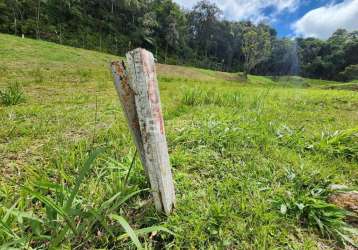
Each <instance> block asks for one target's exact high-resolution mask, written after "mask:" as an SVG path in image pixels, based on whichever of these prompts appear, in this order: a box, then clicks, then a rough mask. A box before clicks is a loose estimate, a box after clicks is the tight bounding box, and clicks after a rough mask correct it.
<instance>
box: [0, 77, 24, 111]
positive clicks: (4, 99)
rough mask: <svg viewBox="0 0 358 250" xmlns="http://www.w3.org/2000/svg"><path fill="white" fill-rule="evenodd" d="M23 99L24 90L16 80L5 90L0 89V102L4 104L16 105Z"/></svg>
mask: <svg viewBox="0 0 358 250" xmlns="http://www.w3.org/2000/svg"><path fill="white" fill-rule="evenodd" d="M24 100H25V96H24V92H23V91H22V89H21V86H20V84H19V83H17V82H16V83H12V84H10V85H9V86H8V87H7V88H6V89H5V90H2V91H1V90H0V103H1V104H3V105H5V106H11V105H16V104H19V103H21V102H23V101H24Z"/></svg>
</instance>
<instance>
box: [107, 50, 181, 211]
mask: <svg viewBox="0 0 358 250" xmlns="http://www.w3.org/2000/svg"><path fill="white" fill-rule="evenodd" d="M111 68H112V73H113V77H114V83H115V86H116V90H117V93H118V96H119V99H120V101H121V103H122V107H123V109H124V112H125V114H126V118H127V121H128V125H129V128H130V130H131V133H132V135H133V138H134V141H135V144H136V147H137V149H138V151H139V152H140V158H141V161H142V164H143V166H144V169H145V172H146V174H147V176H148V177H149V181H150V184H151V188H152V195H153V198H154V203H155V207H156V209H157V210H158V211H164V212H165V213H166V214H167V215H169V214H170V212H171V211H172V209H173V208H174V206H175V191H174V182H173V177H172V172H171V169H170V163H169V154H168V146H167V141H166V137H165V131H164V120H163V115H162V110H161V104H160V96H159V88H158V81H157V75H156V70H155V63H154V57H153V54H152V53H150V52H149V51H146V50H145V49H140V48H139V49H135V50H133V51H130V52H128V53H127V68H126V66H125V64H124V62H118V61H116V62H112V63H111Z"/></svg>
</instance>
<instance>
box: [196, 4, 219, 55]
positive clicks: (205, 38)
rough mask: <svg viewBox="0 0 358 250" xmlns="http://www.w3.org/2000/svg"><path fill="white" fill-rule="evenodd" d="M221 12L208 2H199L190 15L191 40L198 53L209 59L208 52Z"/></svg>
mask: <svg viewBox="0 0 358 250" xmlns="http://www.w3.org/2000/svg"><path fill="white" fill-rule="evenodd" d="M220 15H221V10H220V9H219V8H218V7H217V6H216V4H213V3H210V2H209V1H207V0H203V1H200V2H198V3H197V4H196V5H195V6H194V8H193V10H192V11H191V12H190V14H189V31H190V38H191V39H192V41H193V45H194V47H195V49H196V51H197V54H199V53H200V52H201V53H200V54H202V55H203V56H204V57H205V58H208V51H209V46H210V45H211V42H212V41H213V38H214V36H215V31H216V30H217V27H218V26H217V25H218V23H219V17H220Z"/></svg>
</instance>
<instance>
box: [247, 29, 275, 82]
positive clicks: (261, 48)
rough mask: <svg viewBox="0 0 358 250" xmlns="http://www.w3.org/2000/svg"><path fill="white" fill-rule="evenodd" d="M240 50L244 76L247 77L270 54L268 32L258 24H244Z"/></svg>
mask: <svg viewBox="0 0 358 250" xmlns="http://www.w3.org/2000/svg"><path fill="white" fill-rule="evenodd" d="M242 52H243V55H244V58H245V61H244V77H245V78H247V74H248V73H250V71H251V70H252V69H253V68H254V67H255V66H256V65H257V64H259V63H260V62H262V61H263V60H265V59H267V58H268V56H269V55H270V52H271V41H270V33H269V32H267V31H266V30H265V29H264V28H262V27H260V26H258V27H255V26H254V25H248V26H246V28H245V30H244V33H243V41H242Z"/></svg>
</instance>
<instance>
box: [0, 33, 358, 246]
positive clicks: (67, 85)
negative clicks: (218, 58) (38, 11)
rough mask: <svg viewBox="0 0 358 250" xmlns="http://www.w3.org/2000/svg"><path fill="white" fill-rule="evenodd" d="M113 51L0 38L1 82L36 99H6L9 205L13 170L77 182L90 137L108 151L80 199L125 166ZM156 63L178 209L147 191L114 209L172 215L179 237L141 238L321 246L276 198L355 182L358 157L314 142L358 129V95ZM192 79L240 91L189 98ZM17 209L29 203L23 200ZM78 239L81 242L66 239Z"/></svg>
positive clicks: (150, 220)
mask: <svg viewBox="0 0 358 250" xmlns="http://www.w3.org/2000/svg"><path fill="white" fill-rule="evenodd" d="M113 58H114V56H111V55H106V54H101V53H97V52H91V51H86V50H81V49H74V48H68V47H64V46H59V45H54V44H50V43H45V42H38V41H33V40H28V39H25V40H22V39H19V38H14V37H12V36H7V35H0V89H1V88H3V87H5V86H6V85H7V84H8V83H11V82H14V81H17V82H19V83H21V84H22V86H23V88H24V90H25V93H26V97H27V99H26V102H25V103H23V104H19V105H17V106H11V107H4V106H0V183H1V185H0V201H1V206H3V207H7V208H9V207H11V205H12V204H14V202H15V200H17V199H18V198H19V196H20V190H19V187H18V186H17V185H15V184H14V183H13V182H11V181H10V179H11V180H13V181H17V182H21V183H30V182H32V181H34V180H35V179H36V178H43V179H47V180H50V181H53V182H65V183H69V185H71V183H73V179H74V177H73V176H75V174H76V173H77V171H78V168H79V166H81V164H82V163H83V161H84V159H85V156H86V153H87V151H88V150H89V149H90V148H92V147H93V146H95V147H97V146H105V147H106V152H105V153H104V154H103V155H102V156H101V159H100V161H98V162H97V163H96V166H95V167H94V169H93V171H92V173H91V175H90V176H89V177H88V178H87V179H86V183H85V187H86V188H82V189H81V190H80V195H81V197H82V199H81V200H82V202H83V206H96V205H98V204H101V202H103V199H104V197H107V196H108V194H107V192H108V186H111V183H108V182H109V181H113V179H110V178H109V177H108V178H107V179H106V181H99V177H98V175H100V173H102V172H103V171H104V170H103V169H105V168H106V167H108V164H109V163H108V159H115V160H116V161H117V162H120V163H123V164H124V165H125V166H127V165H128V161H129V159H130V156H131V155H133V151H134V148H133V144H132V142H131V139H130V137H129V133H128V130H127V126H126V124H125V122H124V118H123V115H122V112H121V110H120V107H119V105H118V101H117V97H116V93H115V91H114V88H113V86H112V80H111V76H110V74H109V71H108V62H109V61H110V60H111V59H113ZM158 72H159V81H160V89H161V96H162V103H163V110H164V113H165V121H166V130H167V136H168V144H169V150H170V156H171V162H172V165H173V169H174V176H175V182H176V188H177V195H178V202H177V209H176V211H175V213H174V214H173V215H172V216H170V217H169V218H164V217H162V216H161V215H158V214H156V212H155V211H154V209H153V206H151V205H150V204H149V205H148V204H146V199H147V198H148V195H147V194H144V195H142V196H140V197H138V198H135V199H134V200H133V201H132V202H131V203H130V204H128V206H126V207H125V208H123V209H122V210H121V211H117V212H118V213H121V214H123V215H125V216H126V217H127V218H128V219H129V221H130V223H131V224H132V225H133V226H134V227H137V228H140V227H143V226H148V225H157V224H160V223H163V224H164V225H166V226H167V227H168V228H169V229H171V230H173V231H174V232H175V233H176V234H177V236H176V237H174V239H173V238H165V237H164V236H160V237H162V239H161V238H160V237H154V238H153V239H151V240H150V239H149V238H145V239H143V240H145V241H146V242H147V244H149V245H151V244H153V245H155V244H159V243H158V242H156V241H160V242H162V243H160V244H169V243H170V242H172V243H171V244H173V245H174V246H177V247H193V248H194V247H195V248H204V249H205V248H206V249H207V248H208V246H211V247H213V248H215V247H219V248H221V247H230V246H231V247H232V248H242V249H269V248H283V247H289V248H296V249H303V248H306V249H315V248H319V246H320V245H321V244H325V245H330V244H331V243H332V242H330V241H328V240H325V239H323V238H320V237H319V234H318V233H317V232H316V231H314V230H308V229H305V227H304V226H300V222H299V221H297V219H295V218H293V217H290V216H287V215H282V214H281V213H280V211H279V209H278V208H277V206H276V205H275V204H276V203H275V201H277V200H280V199H281V198H282V197H286V196H290V195H289V194H291V195H292V194H293V196H295V194H297V195H299V194H300V193H304V192H307V193H308V194H309V193H310V191H311V190H312V188H314V187H321V186H325V185H326V184H327V183H339V184H346V185H348V186H350V187H357V184H358V178H357V177H358V171H357V170H358V169H357V162H356V161H354V160H349V159H346V158H345V157H343V156H340V155H333V153H331V151H319V150H318V151H308V150H305V146H308V145H311V144H314V143H316V142H319V141H320V138H321V135H322V133H332V132H334V131H336V130H345V129H351V128H354V127H355V126H357V124H358V115H357V110H358V95H357V93H356V92H351V91H343V90H341V91H337V90H322V89H319V86H318V85H320V84H318V82H317V81H311V84H310V85H314V86H316V85H317V88H303V87H302V85H299V87H292V86H295V85H294V84H291V83H290V84H287V85H288V86H289V87H286V86H281V85H286V84H282V81H280V82H279V83H278V82H274V81H272V80H270V79H268V78H264V77H258V76H251V77H250V82H251V83H242V82H240V81H239V79H238V78H237V76H236V75H235V74H229V73H218V72H213V71H207V70H200V69H195V68H186V67H176V66H167V65H159V67H158ZM306 81H309V80H307V79H306ZM312 83H313V84H312ZM314 83H317V84H314ZM326 84H327V83H324V84H323V85H326ZM193 88H195V89H198V88H200V89H202V90H203V91H204V92H205V91H209V93H213V94H212V95H218V93H220V94H219V95H223V96H224V95H225V94H227V95H230V93H235V96H236V97H237V98H236V99H235V101H234V102H233V103H232V104H234V105H230V103H224V102H220V101H218V102H216V103H213V101H210V100H208V101H206V102H205V101H204V104H203V105H196V104H194V105H185V103H183V102H182V98H183V95H190V92H188V89H193ZM188 93H189V94H188ZM194 97H195V95H194ZM195 98H199V96H196V97H195ZM223 98H224V99H225V97H223ZM278 133H281V134H284V135H285V136H284V137H283V138H284V139H280V138H279V136H278ZM101 171H102V172H101ZM123 171H124V170H123ZM104 172H105V171H104ZM142 175H143V171H142V170H141V168H140V165H139V164H138V163H137V164H136V168H135V172H134V173H133V176H132V178H131V182H132V185H138V186H139V187H146V186H147V184H146V183H145V179H144V178H143V177H142ZM292 176H294V177H292ZM106 182H107V183H106ZM297 183H305V185H301V186H300V187H297ZM280 197H281V198H280ZM20 206H22V207H21V208H22V209H23V210H28V209H30V208H29V207H31V206H30V205H29V204H26V203H25V202H24V203H21V205H19V207H20ZM34 211H37V210H36V209H35V210H34ZM14 230H17V232H19V234H21V230H20V229H19V228H16V227H15V226H14ZM93 238H96V239H94V240H92V241H90V243H88V244H90V246H92V247H94V246H97V247H106V246H107V245H106V244H108V242H107V241H106V240H105V239H106V235H104V236H96V237H93ZM0 239H1V238H0ZM158 239H159V240H158ZM77 240H79V239H77ZM79 242H80V241H79ZM163 242H164V243H163ZM71 244H75V245H76V244H77V243H76V239H75V240H71V239H70V238H69V239H68V241H67V242H65V244H64V245H68V246H70V245H71ZM91 244H93V245H91ZM118 244H119V245H120V246H123V245H121V244H124V246H127V245H126V244H131V243H130V242H122V243H121V242H119V243H118Z"/></svg>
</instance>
